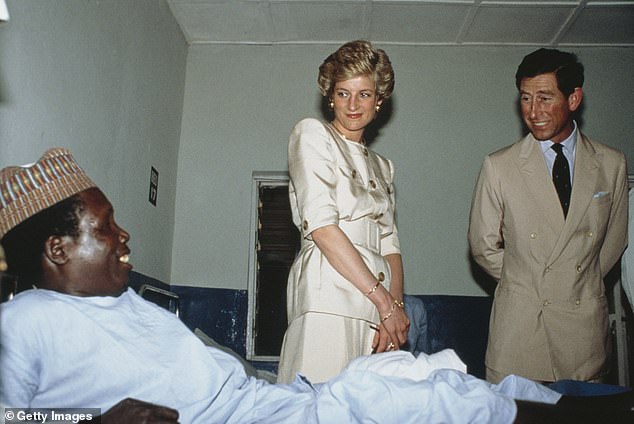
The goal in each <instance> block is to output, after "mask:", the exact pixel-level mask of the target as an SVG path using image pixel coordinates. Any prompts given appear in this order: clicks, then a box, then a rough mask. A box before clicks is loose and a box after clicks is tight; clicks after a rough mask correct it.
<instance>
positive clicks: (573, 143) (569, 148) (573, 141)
mask: <svg viewBox="0 0 634 424" xmlns="http://www.w3.org/2000/svg"><path fill="white" fill-rule="evenodd" d="M572 124H573V129H572V132H571V133H570V135H569V136H568V137H567V138H566V139H565V140H564V141H562V142H561V143H560V144H561V145H562V146H564V151H565V152H566V153H568V154H574V152H575V148H576V147H577V121H575V120H573V121H572ZM539 144H540V145H541V148H542V152H546V151H548V149H550V147H551V146H552V145H553V144H555V143H553V142H552V141H551V140H546V141H540V142H539Z"/></svg>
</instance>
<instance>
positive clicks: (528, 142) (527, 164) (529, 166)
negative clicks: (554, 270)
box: [519, 134, 574, 234]
mask: <svg viewBox="0 0 634 424" xmlns="http://www.w3.org/2000/svg"><path fill="white" fill-rule="evenodd" d="M520 143H521V146H520V156H519V161H520V170H521V172H522V176H523V177H524V183H525V184H526V187H527V189H528V191H529V192H530V193H531V195H532V197H533V199H534V201H535V207H536V209H539V210H541V211H542V212H543V214H544V217H545V219H546V221H547V222H548V224H549V225H550V226H551V227H552V229H553V232H554V234H559V233H560V232H561V230H562V228H563V226H564V222H565V221H564V214H563V212H562V210H561V205H560V203H559V197H558V196H557V190H556V189H555V185H554V184H553V181H552V178H551V177H550V175H548V167H547V166H546V160H545V159H544V154H543V153H542V150H541V148H540V144H539V142H538V141H537V140H535V138H533V136H532V135H530V134H529V135H527V136H526V137H525V138H524V139H523V140H522V141H521V142H520ZM573 191H574V185H573Z"/></svg>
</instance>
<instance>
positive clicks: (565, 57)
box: [515, 48, 583, 96]
mask: <svg viewBox="0 0 634 424" xmlns="http://www.w3.org/2000/svg"><path fill="white" fill-rule="evenodd" d="M550 72H554V73H555V77H556V78H557V88H559V91H561V92H562V93H564V95H566V96H569V95H571V94H572V92H573V91H575V88H577V87H583V65H582V64H581V62H579V61H578V60H577V55H575V54H573V53H566V52H562V51H559V50H556V49H544V48H542V49H539V50H535V51H534V52H533V53H530V54H528V55H526V56H524V60H522V63H520V66H518V67H517V72H516V73H515V86H516V87H517V89H518V90H519V88H520V83H521V82H522V79H523V78H532V77H536V76H537V75H541V74H547V73H550Z"/></svg>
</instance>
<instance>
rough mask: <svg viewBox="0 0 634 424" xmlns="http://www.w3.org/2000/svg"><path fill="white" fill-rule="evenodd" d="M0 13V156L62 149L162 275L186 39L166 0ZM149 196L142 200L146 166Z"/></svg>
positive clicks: (32, 5)
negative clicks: (154, 185) (0, 20)
mask: <svg viewBox="0 0 634 424" xmlns="http://www.w3.org/2000/svg"><path fill="white" fill-rule="evenodd" d="M7 5H8V8H9V12H10V15H11V20H10V21H9V22H8V23H6V24H2V25H0V167H5V166H7V165H19V164H24V163H28V162H34V161H35V160H37V159H38V158H39V156H40V154H41V153H42V152H43V151H44V150H45V149H47V148H49V147H52V146H65V147H68V148H70V149H71V150H72V152H73V153H74V155H75V157H76V158H77V160H78V161H79V163H80V164H81V165H82V166H83V168H84V169H86V170H87V172H88V173H89V175H91V177H92V178H93V180H94V181H95V182H96V183H97V185H99V186H100V187H101V188H102V189H103V191H104V192H105V193H106V195H107V196H108V197H109V198H110V200H111V202H112V203H113V204H114V206H115V210H116V218H117V221H118V222H119V223H120V224H121V225H122V226H123V227H124V228H126V229H127V230H128V231H129V232H130V233H131V234H132V240H131V242H130V247H131V249H132V259H131V261H132V262H133V264H134V265H135V268H136V270H137V271H139V272H142V273H145V274H148V275H150V276H152V277H155V278H158V279H160V280H163V281H169V277H170V272H171V270H170V265H171V247H172V237H173V226H174V199H175V192H176V165H177V157H178V145H179V137H180V124H181V122H180V121H181V113H182V104H183V91H184V85H185V65H186V56H187V45H186V43H185V40H184V38H183V36H182V34H181V32H180V29H179V27H178V25H177V24H176V21H175V20H174V17H173V16H172V14H171V12H170V10H169V7H168V5H167V3H166V1H165V0H117V1H101V2H99V1H86V0H8V1H7ZM151 166H154V167H155V168H156V169H157V170H158V171H159V193H158V206H157V207H154V206H152V205H151V204H150V203H149V202H148V191H149V178H150V167H151Z"/></svg>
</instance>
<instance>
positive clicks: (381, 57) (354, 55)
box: [317, 40, 394, 100]
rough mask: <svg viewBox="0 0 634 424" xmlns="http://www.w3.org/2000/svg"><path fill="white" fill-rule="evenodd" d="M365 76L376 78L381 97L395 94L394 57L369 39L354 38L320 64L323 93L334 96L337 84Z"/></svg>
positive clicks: (319, 83)
mask: <svg viewBox="0 0 634 424" xmlns="http://www.w3.org/2000/svg"><path fill="white" fill-rule="evenodd" d="M362 75H367V76H369V77H370V78H372V79H374V82H375V84H376V92H377V96H378V98H379V99H381V100H384V99H387V98H389V97H390V96H391V95H392V91H393V90H394V70H393V69H392V63H391V62H390V58H389V57H388V56H387V53H385V51H383V50H381V49H376V48H374V47H373V46H372V44H371V43H370V42H369V41H365V40H356V41H350V42H348V43H346V44H344V45H343V46H341V47H339V49H337V51H336V52H334V53H332V54H331V55H330V56H328V57H327V58H326V59H325V60H324V63H322V64H321V66H320V67H319V76H318V77H317V84H318V85H319V91H321V94H322V95H324V96H326V97H330V96H331V95H332V92H333V90H334V87H335V83H337V82H339V81H345V80H348V79H350V78H354V77H358V76H362Z"/></svg>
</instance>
